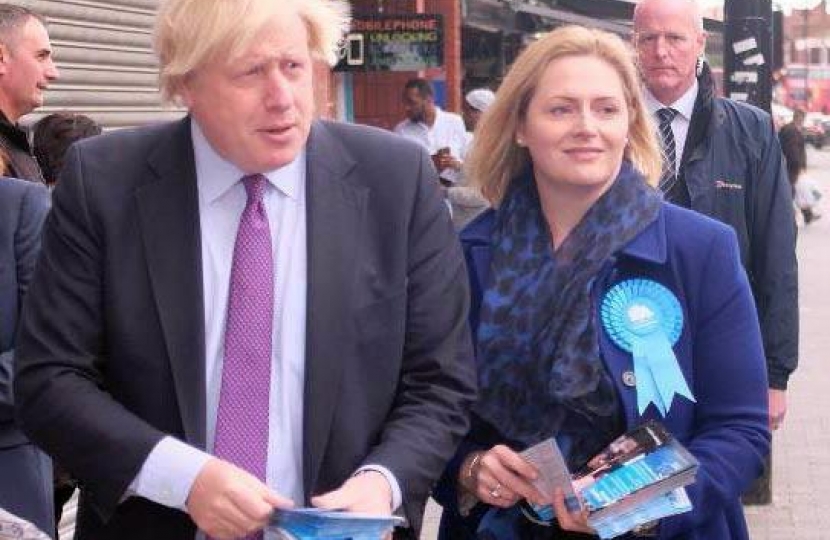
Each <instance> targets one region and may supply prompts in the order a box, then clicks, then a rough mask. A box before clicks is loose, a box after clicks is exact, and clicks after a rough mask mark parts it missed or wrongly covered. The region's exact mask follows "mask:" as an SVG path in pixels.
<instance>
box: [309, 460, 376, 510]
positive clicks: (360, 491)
mask: <svg viewBox="0 0 830 540" xmlns="http://www.w3.org/2000/svg"><path fill="white" fill-rule="evenodd" d="M311 504H313V505H314V506H316V507H318V508H325V509H327V510H347V511H349V512H360V513H366V514H377V515H389V514H391V513H392V487H391V486H390V485H389V482H388V481H387V480H386V477H385V476H383V475H382V474H381V473H379V472H378V471H373V470H364V471H362V472H360V473H359V474H356V475H355V476H352V477H351V478H349V479H348V480H346V482H345V483H344V484H343V485H342V486H340V488H339V489H336V490H334V491H330V492H328V493H326V494H324V495H320V496H318V497H313V498H312V499H311Z"/></svg>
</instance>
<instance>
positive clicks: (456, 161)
mask: <svg viewBox="0 0 830 540" xmlns="http://www.w3.org/2000/svg"><path fill="white" fill-rule="evenodd" d="M402 100H403V106H404V110H405V111H406V119H405V120H403V121H401V122H400V123H399V124H398V125H397V126H395V133H397V134H398V135H402V136H404V137H406V138H407V139H410V140H413V141H415V142H417V143H418V144H420V145H421V146H423V147H424V148H425V149H426V150H427V152H429V154H430V155H431V156H432V161H433V164H434V165H435V169H436V170H437V171H438V176H439V178H440V180H441V183H442V184H443V185H444V187H449V186H452V185H453V184H456V183H458V181H459V179H460V174H461V167H462V162H461V154H462V152H463V151H464V143H465V141H466V131H465V129H464V120H462V119H461V117H460V116H458V115H457V114H454V113H450V112H446V111H444V110H443V109H441V107H439V106H438V105H436V104H435V95H434V92H433V90H432V84H430V82H429V81H427V80H426V79H410V80H409V81H407V82H406V84H405V85H404V88H403V94H402Z"/></svg>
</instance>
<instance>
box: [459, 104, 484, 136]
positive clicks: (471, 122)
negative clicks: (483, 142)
mask: <svg viewBox="0 0 830 540" xmlns="http://www.w3.org/2000/svg"><path fill="white" fill-rule="evenodd" d="M461 113H462V117H463V118H464V125H465V126H466V127H467V131H475V129H476V126H477V125H478V121H479V120H481V115H482V114H484V113H483V112H481V111H480V110H478V109H476V108H473V107H471V106H470V104H469V103H467V102H466V101H465V102H464V106H463V107H462V109H461Z"/></svg>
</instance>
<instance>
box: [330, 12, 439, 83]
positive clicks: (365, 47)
mask: <svg viewBox="0 0 830 540" xmlns="http://www.w3.org/2000/svg"><path fill="white" fill-rule="evenodd" d="M443 30H444V25H443V20H442V17H441V15H378V16H370V17H354V18H353V19H352V26H351V31H350V32H349V34H347V36H346V38H345V40H344V45H343V48H342V49H341V54H340V56H341V58H340V61H339V62H338V63H337V65H336V66H335V68H334V69H335V71H419V70H422V69H428V68H435V67H440V66H442V65H443V63H444V31H443Z"/></svg>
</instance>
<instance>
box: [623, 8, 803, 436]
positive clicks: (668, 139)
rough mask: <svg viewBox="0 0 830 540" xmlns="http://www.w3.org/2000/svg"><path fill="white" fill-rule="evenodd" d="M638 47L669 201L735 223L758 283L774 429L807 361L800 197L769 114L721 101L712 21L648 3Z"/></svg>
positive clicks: (637, 20)
mask: <svg viewBox="0 0 830 540" xmlns="http://www.w3.org/2000/svg"><path fill="white" fill-rule="evenodd" d="M634 33H635V37H634V39H635V47H636V50H637V56H638V61H639V66H640V70H641V74H642V77H643V81H644V84H645V87H646V88H645V90H646V102H647V105H648V106H649V108H650V110H651V111H652V112H653V113H654V114H655V119H656V121H657V123H658V125H659V126H660V133H659V135H660V137H661V139H662V142H663V146H664V150H665V152H664V153H665V156H666V160H665V163H664V174H663V178H662V179H661V188H662V189H663V190H664V192H665V194H666V198H667V199H668V200H669V201H671V202H673V203H675V204H678V205H681V206H685V207H687V208H692V209H694V210H697V211H698V212H701V213H703V214H706V215H709V216H711V217H713V218H715V219H718V220H720V221H723V222H725V223H728V224H729V225H731V226H732V227H733V228H734V229H735V232H736V233H737V234H738V240H739V243H740V248H741V260H742V261H743V263H744V267H745V268H746V271H747V274H748V275H749V279H750V283H751V285H752V290H753V294H754V296H755V302H756V304H757V308H758V315H759V319H760V322H761V331H762V334H763V338H764V352H765V354H766V358H767V370H768V372H769V385H770V392H769V398H770V426H771V427H772V428H773V429H776V428H777V427H778V426H779V425H780V423H781V421H782V420H783V418H784V415H785V414H786V410H787V404H786V388H787V381H788V379H789V376H790V374H791V373H792V372H793V370H795V368H796V365H797V362H798V269H797V263H796V257H795V221H794V217H793V207H792V193H791V189H790V184H789V182H788V181H787V176H786V171H785V168H784V163H783V161H784V160H783V157H782V154H781V147H780V145H779V143H778V138H777V137H776V135H775V130H774V128H773V124H772V121H771V119H770V117H769V115H768V114H766V113H764V112H763V111H761V110H760V109H757V108H755V107H752V106H749V105H746V104H743V103H737V102H734V101H731V100H728V99H724V98H719V97H715V95H714V85H713V82H712V79H711V77H710V73H709V70H708V67H707V66H706V64H705V62H703V61H702V60H701V58H702V54H703V51H704V47H705V44H706V33H705V32H704V30H703V18H702V16H701V14H700V11H699V9H698V8H697V7H696V6H695V4H694V2H691V1H689V0H642V1H641V2H640V3H639V4H638V5H637V7H636V9H635V12H634Z"/></svg>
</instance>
